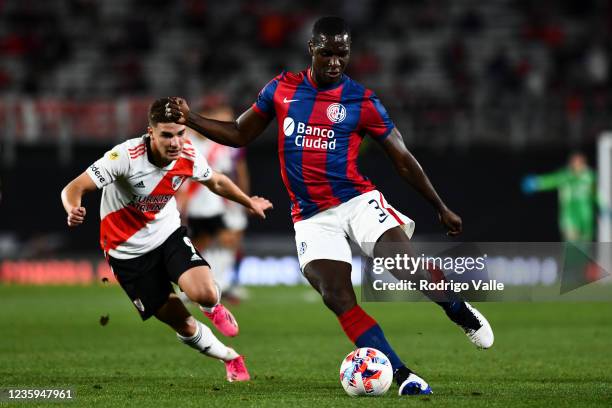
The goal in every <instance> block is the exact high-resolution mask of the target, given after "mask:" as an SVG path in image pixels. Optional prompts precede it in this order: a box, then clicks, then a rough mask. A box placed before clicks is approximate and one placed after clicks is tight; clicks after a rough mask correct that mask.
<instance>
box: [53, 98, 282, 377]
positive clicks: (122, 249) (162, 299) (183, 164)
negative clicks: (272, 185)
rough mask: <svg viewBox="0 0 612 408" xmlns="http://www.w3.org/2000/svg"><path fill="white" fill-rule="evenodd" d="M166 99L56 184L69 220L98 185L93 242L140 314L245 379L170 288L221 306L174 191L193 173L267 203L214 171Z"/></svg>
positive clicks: (224, 192) (235, 195)
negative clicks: (140, 125) (137, 128)
mask: <svg viewBox="0 0 612 408" xmlns="http://www.w3.org/2000/svg"><path fill="white" fill-rule="evenodd" d="M167 103H168V99H167V98H162V99H158V100H156V101H155V102H154V103H153V104H152V105H151V107H150V109H149V114H148V116H149V127H148V129H147V134H145V135H143V136H142V137H139V138H135V139H130V140H127V141H126V142H124V143H121V144H119V145H117V146H115V147H114V148H113V149H112V150H110V151H109V152H107V153H105V154H104V157H102V158H100V159H99V160H98V161H96V162H95V163H94V164H92V165H91V166H90V167H89V168H88V169H87V170H86V171H85V172H83V173H82V174H81V175H80V176H78V177H77V178H75V179H74V180H72V181H71V182H70V183H68V185H67V186H66V187H65V188H64V189H63V190H62V194H61V197H62V203H63V205H64V208H65V209H66V212H67V213H68V226H70V227H76V226H78V225H80V224H82V223H83V221H84V220H85V215H86V211H85V207H83V206H82V205H81V199H82V197H83V195H84V194H85V193H87V192H91V191H94V190H96V189H97V188H102V189H103V190H102V201H101V203H100V218H101V223H100V245H101V246H102V249H103V250H104V253H105V255H106V257H107V260H108V262H109V264H110V265H111V267H112V269H113V273H114V274H115V276H116V277H117V280H118V281H119V284H120V285H121V287H122V288H123V290H124V291H125V292H126V293H127V295H128V296H129V298H130V299H131V300H132V303H133V304H134V306H136V309H137V310H138V312H139V313H140V316H141V317H142V319H143V320H146V319H148V318H149V317H151V316H155V317H156V318H157V319H159V320H160V321H162V322H164V323H166V324H167V325H169V326H170V327H171V328H172V329H174V330H175V331H176V333H177V337H178V338H179V340H180V341H181V342H183V343H184V344H186V345H188V346H190V347H193V348H194V349H196V350H198V351H200V352H201V353H203V354H205V355H207V356H210V357H213V358H217V359H220V360H222V361H224V362H225V366H226V371H227V379H228V381H247V380H249V379H250V377H249V373H248V371H247V369H246V366H245V364H244V359H243V357H242V356H240V355H238V353H236V351H234V350H233V349H231V348H229V347H227V346H225V345H224V344H223V343H221V342H220V341H219V340H218V339H217V338H216V337H215V335H214V334H213V333H212V331H211V330H210V329H209V328H208V327H207V326H205V325H204V324H202V323H201V322H199V321H198V320H196V319H195V318H194V317H193V316H191V315H190V313H189V312H188V311H187V309H186V308H185V306H184V305H183V303H182V302H181V301H180V299H179V298H178V296H177V295H176V294H175V293H174V290H173V288H172V284H171V282H174V283H176V284H177V285H178V286H179V287H180V288H181V289H182V290H183V291H184V292H185V294H186V295H187V296H188V297H189V299H191V300H192V301H193V302H195V303H198V304H199V305H201V306H202V307H205V308H209V310H210V308H214V307H220V305H219V299H220V296H221V293H220V291H219V289H218V287H217V285H216V284H215V282H214V281H213V279H212V275H211V271H210V266H209V264H208V263H207V262H206V260H204V259H203V258H202V257H201V256H200V254H199V253H198V252H197V251H196V250H195V248H194V247H193V245H192V244H191V241H190V240H189V238H188V237H187V235H186V230H185V228H184V227H181V226H180V217H179V212H178V209H177V207H176V201H175V199H174V195H175V193H176V191H177V190H178V189H179V187H180V186H181V184H182V183H183V182H184V181H185V180H186V179H192V180H196V181H199V182H201V183H203V184H205V185H206V186H207V187H208V188H209V189H210V190H212V191H213V192H215V193H217V194H219V195H221V196H223V197H226V198H228V199H230V200H232V201H236V202H238V203H240V204H242V205H243V206H245V207H246V208H247V209H248V210H249V211H250V212H252V213H253V214H255V215H257V216H259V217H261V218H265V214H264V211H265V210H267V209H270V208H272V204H271V203H270V202H269V201H268V200H266V199H264V198H261V197H257V196H254V197H248V196H247V195H246V194H245V193H244V192H242V191H241V190H240V189H239V188H238V187H237V186H236V185H235V184H234V183H233V182H232V181H231V180H230V179H229V178H228V177H226V176H225V175H223V174H221V173H216V172H214V171H213V170H212V169H211V168H210V166H209V165H208V163H207V161H206V159H205V158H204V157H203V156H202V155H201V154H200V153H199V152H198V151H197V150H196V149H195V148H193V146H192V145H191V142H190V141H189V140H188V139H187V137H186V136H185V131H186V128H185V126H184V125H178V124H175V123H169V122H168V119H166V116H165V105H166V104H167ZM230 316H231V315H230Z"/></svg>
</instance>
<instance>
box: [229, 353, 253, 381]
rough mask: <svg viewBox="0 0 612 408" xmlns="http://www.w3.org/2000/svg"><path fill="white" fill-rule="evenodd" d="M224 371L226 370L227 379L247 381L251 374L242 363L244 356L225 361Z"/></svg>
mask: <svg viewBox="0 0 612 408" xmlns="http://www.w3.org/2000/svg"><path fill="white" fill-rule="evenodd" d="M225 371H226V372H227V381H229V382H234V381H249V380H250V379H251V376H250V375H249V372H248V371H247V368H246V365H245V364H244V357H243V356H238V357H236V358H235V359H233V360H230V361H226V362H225Z"/></svg>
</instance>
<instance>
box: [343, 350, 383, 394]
mask: <svg viewBox="0 0 612 408" xmlns="http://www.w3.org/2000/svg"><path fill="white" fill-rule="evenodd" d="M392 381H393V369H392V368H391V363H390V362H389V359H388V358H387V356H385V355H384V354H383V353H382V352H380V351H378V350H376V349H375V348H371V347H363V348H358V349H357V350H355V351H351V352H350V353H349V354H348V356H346V357H345V358H344V360H342V364H341V365H340V383H341V384H342V387H343V388H344V391H346V393H347V394H348V395H350V396H352V397H356V396H360V395H367V396H375V395H383V394H384V393H385V392H387V390H388V389H389V387H390V386H391V382H392Z"/></svg>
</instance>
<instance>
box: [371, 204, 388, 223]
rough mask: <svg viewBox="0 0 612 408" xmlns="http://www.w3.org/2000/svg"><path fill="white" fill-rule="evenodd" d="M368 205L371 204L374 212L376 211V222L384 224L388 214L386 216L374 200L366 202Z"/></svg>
mask: <svg viewBox="0 0 612 408" xmlns="http://www.w3.org/2000/svg"><path fill="white" fill-rule="evenodd" d="M368 204H371V205H372V206H373V207H374V209H375V210H378V222H379V223H381V224H382V223H383V222H385V220H386V219H387V217H388V216H389V214H387V213H386V212H385V210H384V209H383V208H381V207H380V204H379V203H378V201H376V200H375V199H371V200H370V201H368Z"/></svg>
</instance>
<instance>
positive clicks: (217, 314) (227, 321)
mask: <svg viewBox="0 0 612 408" xmlns="http://www.w3.org/2000/svg"><path fill="white" fill-rule="evenodd" d="M201 310H202V313H204V315H205V316H206V317H208V318H209V319H210V320H211V321H212V323H213V324H214V325H215V327H216V328H217V330H219V332H221V334H223V335H224V336H227V337H234V336H237V335H238V322H236V319H235V318H234V315H233V314H232V313H231V312H230V311H229V310H227V309H226V308H225V306H223V305H222V304H221V303H219V304H218V305H217V306H215V309H214V310H213V312H212V313H209V312H207V311H205V310H203V309H201Z"/></svg>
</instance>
